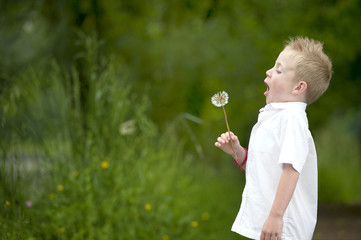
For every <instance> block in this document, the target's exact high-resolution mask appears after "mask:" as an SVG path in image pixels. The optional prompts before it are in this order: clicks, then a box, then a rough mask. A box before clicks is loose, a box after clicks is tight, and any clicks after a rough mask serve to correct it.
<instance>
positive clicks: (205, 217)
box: [202, 212, 210, 221]
mask: <svg viewBox="0 0 361 240" xmlns="http://www.w3.org/2000/svg"><path fill="white" fill-rule="evenodd" d="M209 218H210V216H209V213H207V212H204V213H202V220H203V221H207V220H209Z"/></svg>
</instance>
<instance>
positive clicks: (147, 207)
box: [144, 203, 152, 211]
mask: <svg viewBox="0 0 361 240" xmlns="http://www.w3.org/2000/svg"><path fill="white" fill-rule="evenodd" d="M144 208H145V210H147V211H150V209H152V205H150V204H149V203H147V204H145V206H144Z"/></svg>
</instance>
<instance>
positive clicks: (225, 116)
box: [222, 106, 238, 159]
mask: <svg viewBox="0 0 361 240" xmlns="http://www.w3.org/2000/svg"><path fill="white" fill-rule="evenodd" d="M222 109H223V113H224V119H225V120H226V125H227V130H228V134H229V138H230V141H229V142H230V143H231V147H232V151H233V157H234V158H235V159H238V158H237V155H236V151H235V150H234V147H233V143H232V137H231V131H230V130H229V126H228V121H227V114H226V109H225V108H224V106H222Z"/></svg>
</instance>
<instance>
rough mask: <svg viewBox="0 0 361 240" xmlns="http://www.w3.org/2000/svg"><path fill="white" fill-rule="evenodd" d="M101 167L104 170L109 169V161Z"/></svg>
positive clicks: (104, 162) (105, 161)
mask: <svg viewBox="0 0 361 240" xmlns="http://www.w3.org/2000/svg"><path fill="white" fill-rule="evenodd" d="M101 166H102V168H103V169H107V168H108V167H109V161H108V160H104V161H102V163H101Z"/></svg>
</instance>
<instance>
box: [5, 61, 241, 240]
mask: <svg viewBox="0 0 361 240" xmlns="http://www.w3.org/2000/svg"><path fill="white" fill-rule="evenodd" d="M88 64H89V65H91V66H90V67H89V68H88V69H89V72H88V73H87V74H88V75H89V76H92V77H91V78H90V82H89V86H88V87H89V88H88V96H87V97H88V98H87V99H88V101H87V105H86V111H85V112H84V110H83V109H82V107H81V100H80V99H81V96H80V93H79V87H80V82H79V77H78V75H79V72H78V71H77V70H76V69H75V68H70V70H69V69H66V68H64V67H61V66H59V65H58V64H56V63H51V64H48V65H46V66H47V67H44V66H42V67H41V68H40V67H39V69H46V70H43V71H39V70H38V69H37V68H36V67H30V68H29V69H27V70H25V71H24V72H23V73H20V74H19V75H18V76H17V78H16V79H14V82H13V85H12V86H11V88H9V89H8V91H7V92H6V94H4V95H2V98H1V103H2V109H1V110H2V111H1V115H0V116H1V120H2V128H1V133H2V138H1V164H2V167H1V168H0V173H1V175H0V181H1V185H0V199H2V201H3V202H2V203H1V208H0V228H1V233H0V238H1V239H28V240H30V239H44V240H46V239H67V240H68V239H89V240H90V239H106V240H109V239H124V240H126V239H129V240H133V239H162V240H167V239H214V240H219V239H225V240H226V239H242V238H241V237H239V236H238V235H237V234H235V233H232V232H231V231H230V227H231V225H232V223H233V220H234V218H235V216H236V213H237V211H238V207H239V204H240V198H241V189H242V186H243V183H244V180H243V179H242V175H241V173H240V172H239V171H238V170H237V169H236V168H235V167H234V166H233V163H232V162H231V160H230V162H229V163H225V165H224V166H223V167H222V168H221V169H217V170H216V169H215V168H214V166H212V165H211V164H210V162H209V161H206V160H205V159H200V158H199V157H198V155H197V154H196V153H189V152H186V151H185V149H184V143H185V139H179V137H178V136H177V132H179V131H187V132H188V133H189V134H190V139H192V141H196V140H195V136H194V135H192V133H191V129H190V128H188V127H187V126H188V125H186V124H183V125H182V124H179V123H180V121H179V118H178V119H177V120H176V121H175V122H173V123H170V124H169V126H168V127H166V128H165V130H163V131H162V132H161V131H160V130H159V129H158V128H157V126H156V125H155V124H154V123H153V122H152V121H151V120H150V119H149V118H148V117H147V115H148V111H150V109H151V108H152V107H155V106H152V105H151V102H150V100H149V99H147V97H146V96H141V97H139V96H138V97H136V96H135V94H134V93H133V92H132V88H131V85H130V84H129V82H128V81H127V80H126V73H125V72H126V71H125V70H124V69H121V68H118V67H117V68H116V66H115V65H113V64H110V63H109V62H107V64H105V65H104V68H103V70H102V71H101V72H99V71H97V70H96V68H95V67H94V65H92V64H95V63H91V61H88ZM182 117H183V116H182V115H180V118H182ZM188 120H189V116H188ZM188 120H187V119H183V120H182V121H183V122H184V121H188ZM182 121H181V122H182ZM186 127H187V128H186ZM197 147H198V148H199V147H200V146H199V145H198V146H197ZM237 176H239V177H237ZM235 181H237V182H235ZM29 203H31V206H30V205H29Z"/></svg>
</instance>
